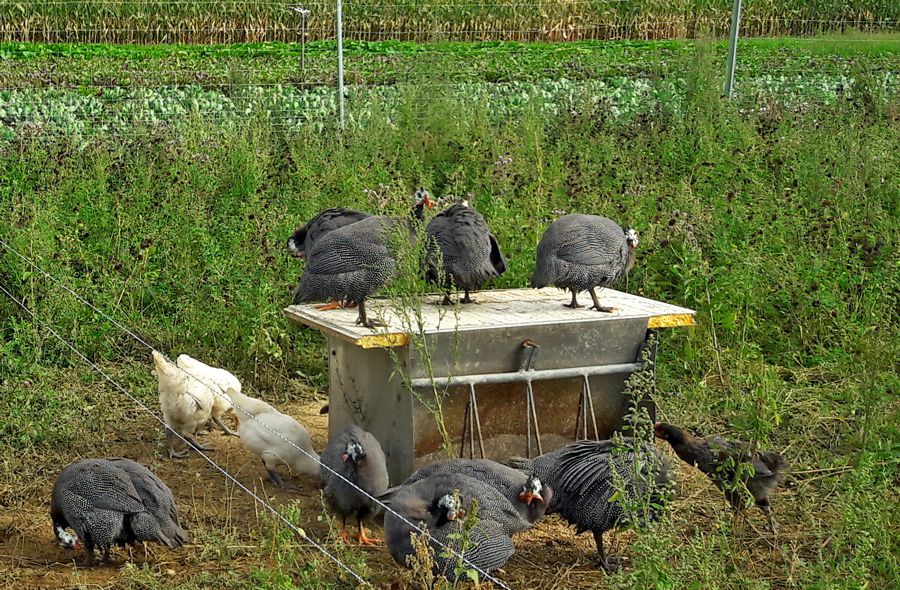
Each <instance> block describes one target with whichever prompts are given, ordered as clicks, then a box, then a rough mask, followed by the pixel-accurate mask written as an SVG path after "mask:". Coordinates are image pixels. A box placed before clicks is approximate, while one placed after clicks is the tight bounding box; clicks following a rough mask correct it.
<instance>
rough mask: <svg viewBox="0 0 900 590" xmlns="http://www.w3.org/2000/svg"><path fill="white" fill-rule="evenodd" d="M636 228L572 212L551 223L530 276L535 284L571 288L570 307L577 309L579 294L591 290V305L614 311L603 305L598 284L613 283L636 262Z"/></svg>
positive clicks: (538, 249) (539, 286) (599, 309)
mask: <svg viewBox="0 0 900 590" xmlns="http://www.w3.org/2000/svg"><path fill="white" fill-rule="evenodd" d="M637 245H638V235H637V232H636V231H634V230H633V229H631V228H627V229H622V228H621V227H620V226H619V224H617V223H616V222H615V221H613V220H611V219H609V218H606V217H601V216H599V215H583V214H580V213H571V214H569V215H564V216H562V217H560V218H559V219H557V220H556V221H554V222H553V223H551V224H550V227H548V228H547V231H545V232H544V235H543V236H542V237H541V241H540V242H539V243H538V248H537V265H536V266H535V269H534V274H532V276H531V286H532V287H534V288H537V289H539V288H541V287H546V286H547V285H554V286H556V287H558V288H560V289H568V290H570V291H571V292H572V302H571V303H569V304H567V306H568V307H571V308H572V309H576V308H579V307H582V306H581V305H579V304H578V300H577V299H576V296H577V295H578V293H579V292H581V291H585V290H586V291H589V292H590V294H591V299H592V300H593V302H594V305H593V306H592V307H591V309H596V310H597V311H603V312H612V311H615V308H612V307H604V306H602V305H600V300H599V299H598V298H597V293H596V292H595V291H594V289H596V288H597V287H600V288H601V289H602V288H603V287H608V286H610V285H612V284H614V283H615V282H616V281H618V280H619V279H621V278H622V277H624V276H625V275H626V274H627V273H628V271H630V270H631V267H632V266H634V249H635V248H636V247H637Z"/></svg>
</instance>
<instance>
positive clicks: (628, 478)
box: [509, 438, 671, 571]
mask: <svg viewBox="0 0 900 590" xmlns="http://www.w3.org/2000/svg"><path fill="white" fill-rule="evenodd" d="M638 448H640V451H639V452H638V453H635V445H634V440H633V439H629V438H626V439H624V443H623V446H622V447H620V448H617V447H616V443H615V442H614V441H611V440H604V441H599V442H598V441H591V440H583V441H578V442H573V443H569V444H567V445H565V446H564V447H561V448H559V449H556V450H555V451H551V452H549V453H544V454H543V455H540V456H538V457H535V458H534V459H523V458H521V457H514V458H510V459H509V464H510V465H512V466H513V467H516V468H518V469H524V470H526V471H528V472H531V473H534V475H535V476H537V477H538V478H540V479H541V481H544V482H547V483H548V484H549V485H550V486H551V487H552V488H553V499H552V500H551V501H550V505H549V506H548V508H547V514H553V513H558V514H559V515H560V516H561V517H562V518H563V519H565V520H566V522H568V523H569V524H573V525H575V530H576V534H581V533H583V532H585V531H591V532H592V533H593V534H594V542H595V543H596V544H597V553H599V555H600V565H601V567H603V569H605V570H607V571H613V570H615V569H616V567H617V562H618V559H616V558H614V557H611V556H607V555H606V552H605V551H604V548H603V533H605V532H606V531H608V530H610V529H613V528H616V527H618V526H621V525H622V524H626V523H627V518H628V515H627V514H626V512H625V510H624V508H623V507H622V504H621V503H620V502H619V501H616V500H612V498H613V495H614V494H615V493H616V492H617V490H616V486H615V477H616V476H615V475H614V472H615V473H618V475H619V476H620V477H621V481H622V482H623V483H624V490H623V491H624V493H625V494H626V495H627V496H628V499H629V500H636V499H640V498H646V499H647V500H649V501H648V502H647V505H648V506H650V508H651V510H649V516H650V518H653V517H654V516H655V512H654V510H652V506H651V504H658V503H659V502H661V500H662V499H663V494H664V491H665V488H666V486H667V485H668V484H669V482H670V481H671V466H670V464H669V461H668V460H667V459H666V458H665V457H664V456H662V455H661V454H660V453H659V451H658V450H657V449H656V447H654V446H652V445H649V444H646V443H640V444H639V445H638ZM636 465H637V466H640V467H641V469H640V470H639V471H638V470H636V469H635V466H636ZM648 466H653V469H649V470H648Z"/></svg>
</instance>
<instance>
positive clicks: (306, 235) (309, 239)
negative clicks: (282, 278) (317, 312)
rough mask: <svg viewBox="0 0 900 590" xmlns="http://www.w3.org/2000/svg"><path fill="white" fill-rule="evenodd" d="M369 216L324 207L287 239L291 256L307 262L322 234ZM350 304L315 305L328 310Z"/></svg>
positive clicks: (354, 210)
mask: <svg viewBox="0 0 900 590" xmlns="http://www.w3.org/2000/svg"><path fill="white" fill-rule="evenodd" d="M369 217H372V214H371V213H366V212H365V211H357V210H356V209H348V208H346V207H335V208H332V209H325V210H324V211H321V212H320V213H318V214H317V215H316V216H315V217H313V218H312V219H310V220H309V221H308V222H306V224H305V225H302V226H300V227H298V228H297V229H296V230H295V231H294V233H293V234H292V235H291V237H290V238H288V241H287V246H288V250H289V251H290V253H291V256H293V257H295V258H306V261H307V264H308V263H309V256H308V253H309V252H311V251H312V249H313V246H315V245H316V242H317V241H318V240H320V239H321V238H322V236H324V235H325V234H327V233H328V232H330V231H332V230H335V229H337V228H339V227H344V226H345V225H351V224H353V223H356V222H357V221H362V220H363V219H367V218H369ZM350 305H353V303H352V302H343V301H332V302H331V303H325V304H322V305H317V306H316V308H317V309H321V310H328V309H337V308H339V307H346V306H350Z"/></svg>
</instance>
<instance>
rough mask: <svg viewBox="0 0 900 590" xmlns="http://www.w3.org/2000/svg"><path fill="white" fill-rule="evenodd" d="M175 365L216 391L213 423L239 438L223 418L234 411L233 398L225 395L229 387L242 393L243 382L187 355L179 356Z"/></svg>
mask: <svg viewBox="0 0 900 590" xmlns="http://www.w3.org/2000/svg"><path fill="white" fill-rule="evenodd" d="M175 364H176V365H178V366H179V367H181V368H182V369H184V370H185V371H187V372H188V373H190V374H191V375H193V376H194V377H196V378H197V379H199V380H200V381H202V382H204V383H205V384H206V385H208V386H209V387H211V388H212V389H213V390H214V393H215V395H214V397H213V407H212V416H211V418H212V421H213V422H214V423H215V425H216V426H218V427H219V428H221V429H222V431H223V432H224V433H225V434H230V435H231V436H237V435H238V433H237V432H235V431H233V430H232V429H230V428H228V427H227V426H225V423H224V422H222V417H223V416H224V415H225V414H226V413H228V412H230V411H231V410H233V409H234V404H232V403H231V398H229V397H228V396H227V395H225V392H226V391H228V388H229V387H233V388H234V389H235V390H237V391H238V392H240V391H241V382H240V381H239V380H238V378H237V377H235V376H234V375H232V374H231V373H229V372H228V371H226V370H225V369H217V368H216V367H210V366H209V365H207V364H205V363H203V362H201V361H198V360H197V359H195V358H192V357H190V356H188V355H186V354H181V355H178V358H177V359H176V360H175Z"/></svg>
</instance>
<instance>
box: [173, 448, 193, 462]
mask: <svg viewBox="0 0 900 590" xmlns="http://www.w3.org/2000/svg"><path fill="white" fill-rule="evenodd" d="M189 454H190V452H189V451H188V450H187V449H184V450H183V451H176V450H175V449H173V448H172V447H169V459H172V460H173V461H174V460H175V459H185V458H187V456H188V455H189Z"/></svg>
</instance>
